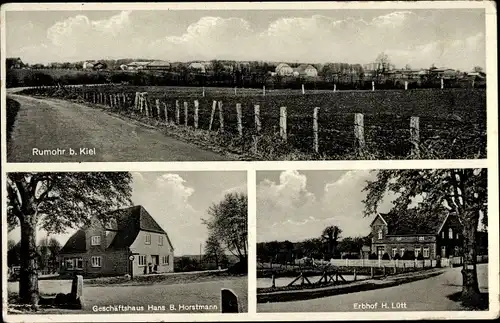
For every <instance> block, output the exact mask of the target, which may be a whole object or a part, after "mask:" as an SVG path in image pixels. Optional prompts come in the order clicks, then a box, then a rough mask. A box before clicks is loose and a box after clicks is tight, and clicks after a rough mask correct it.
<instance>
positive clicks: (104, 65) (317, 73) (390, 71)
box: [6, 55, 486, 82]
mask: <svg viewBox="0 0 500 323" xmlns="http://www.w3.org/2000/svg"><path fill="white" fill-rule="evenodd" d="M379 56H380V55H379ZM6 64H7V66H6V67H7V69H32V70H41V69H60V70H64V69H66V70H81V71H102V72H104V71H123V72H138V71H141V72H154V73H170V74H186V73H188V74H193V75H207V76H210V75H218V74H224V75H231V74H234V75H238V76H241V75H259V76H264V77H265V78H273V79H277V80H278V81H280V80H287V79H293V78H301V79H306V80H308V81H315V80H318V81H327V82H332V81H336V80H344V81H350V82H356V81H360V80H373V79H377V80H380V79H381V78H382V79H388V80H398V79H404V80H417V79H423V78H441V79H445V80H461V79H469V80H470V79H475V80H485V78H486V74H485V73H484V71H483V69H482V68H481V67H472V66H471V70H469V71H460V70H456V69H453V68H447V67H436V66H434V65H433V66H430V67H428V68H419V69H413V68H411V67H410V66H409V65H406V66H405V67H404V68H396V66H395V65H394V64H391V63H390V62H389V60H388V59H387V58H384V59H379V58H377V61H376V62H373V63H369V64H363V65H361V64H347V63H325V64H307V63H289V62H288V63H285V62H262V61H250V62H248V61H225V60H212V61H191V62H168V61H163V60H146V59H138V60H133V59H118V60H89V61H80V62H73V63H69V62H66V63H48V64H46V65H44V64H33V65H30V64H26V63H23V61H22V59H21V58H7V62H6Z"/></svg>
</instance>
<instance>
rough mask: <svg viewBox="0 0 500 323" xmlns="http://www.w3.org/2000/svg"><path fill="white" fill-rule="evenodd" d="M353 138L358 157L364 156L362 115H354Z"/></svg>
mask: <svg viewBox="0 0 500 323" xmlns="http://www.w3.org/2000/svg"><path fill="white" fill-rule="evenodd" d="M354 138H355V141H356V142H355V146H356V148H357V153H358V155H359V156H361V157H362V156H364V154H365V146H366V145H365V130H364V123H363V114H361V113H356V114H354Z"/></svg>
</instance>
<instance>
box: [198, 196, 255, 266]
mask: <svg viewBox="0 0 500 323" xmlns="http://www.w3.org/2000/svg"><path fill="white" fill-rule="evenodd" d="M247 210H248V199H247V196H246V194H243V193H228V194H226V195H225V196H224V199H223V200H222V201H221V202H219V203H218V204H215V203H214V204H213V205H212V206H210V208H209V209H208V212H207V213H208V215H209V216H210V218H209V219H203V223H204V224H205V225H206V226H207V227H208V230H209V232H211V234H214V235H215V236H217V237H218V239H219V242H220V243H221V245H222V246H223V247H224V248H225V249H226V250H227V251H229V252H230V253H232V254H233V255H235V256H237V257H238V258H239V260H240V262H242V263H246V262H247V250H248V241H247V236H248V232H247V223H248V221H247V214H248V211H247Z"/></svg>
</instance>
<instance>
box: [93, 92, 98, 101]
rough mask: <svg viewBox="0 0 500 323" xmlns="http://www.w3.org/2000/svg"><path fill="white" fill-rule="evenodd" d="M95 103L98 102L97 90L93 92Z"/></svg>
mask: <svg viewBox="0 0 500 323" xmlns="http://www.w3.org/2000/svg"><path fill="white" fill-rule="evenodd" d="M92 99H93V103H94V104H96V103H97V92H93V98H92Z"/></svg>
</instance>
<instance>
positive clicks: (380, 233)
mask: <svg viewBox="0 0 500 323" xmlns="http://www.w3.org/2000/svg"><path fill="white" fill-rule="evenodd" d="M378 239H379V240H382V230H378Z"/></svg>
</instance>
